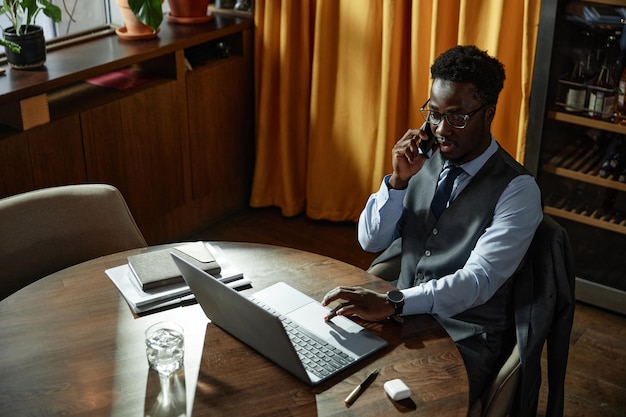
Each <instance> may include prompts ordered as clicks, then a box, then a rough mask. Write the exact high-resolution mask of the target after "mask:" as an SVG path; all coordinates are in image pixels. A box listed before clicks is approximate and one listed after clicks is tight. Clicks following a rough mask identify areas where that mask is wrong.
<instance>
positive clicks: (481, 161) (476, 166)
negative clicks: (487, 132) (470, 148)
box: [460, 136, 498, 177]
mask: <svg viewBox="0 0 626 417" xmlns="http://www.w3.org/2000/svg"><path fill="white" fill-rule="evenodd" d="M497 150H498V144H497V143H496V141H495V139H494V138H493V136H492V137H491V142H490V143H489V146H488V147H487V149H485V151H484V152H483V153H481V154H480V155H478V156H477V157H476V158H474V159H472V160H471V161H467V162H466V163H464V164H461V165H460V166H461V168H463V171H465V172H466V173H468V174H469V175H470V176H472V177H473V176H474V175H476V174H477V173H478V171H480V169H481V168H482V167H483V165H485V163H486V162H487V161H488V160H489V158H491V156H492V155H493V154H494V153H496V151H497Z"/></svg>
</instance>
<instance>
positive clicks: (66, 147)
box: [0, 116, 86, 198]
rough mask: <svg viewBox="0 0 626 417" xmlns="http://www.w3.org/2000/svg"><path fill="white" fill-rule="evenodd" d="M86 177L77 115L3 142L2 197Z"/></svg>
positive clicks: (0, 157)
mask: <svg viewBox="0 0 626 417" xmlns="http://www.w3.org/2000/svg"><path fill="white" fill-rule="evenodd" d="M85 178H86V172H85V163H84V160H83V145H82V140H81V132H80V121H79V119H78V116H71V117H66V118H63V119H60V120H56V121H52V122H51V123H47V124H45V125H42V126H38V127H35V128H33V129H31V130H27V131H24V132H20V133H18V134H16V135H13V136H10V137H7V138H4V139H0V198H1V197H6V196H9V195H14V194H18V193H23V192H25V191H30V190H33V189H37V188H45V187H52V186H56V185H65V184H76V183H82V182H85Z"/></svg>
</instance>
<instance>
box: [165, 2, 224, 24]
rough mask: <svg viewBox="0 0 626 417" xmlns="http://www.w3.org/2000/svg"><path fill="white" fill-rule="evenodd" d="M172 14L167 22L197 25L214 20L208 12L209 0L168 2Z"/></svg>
mask: <svg viewBox="0 0 626 417" xmlns="http://www.w3.org/2000/svg"><path fill="white" fill-rule="evenodd" d="M168 2H169V5H170V12H169V13H168V15H167V20H168V21H170V22H172V23H182V24H197V23H205V22H208V21H210V20H211V19H213V14H212V13H210V12H209V11H208V8H209V0H168Z"/></svg>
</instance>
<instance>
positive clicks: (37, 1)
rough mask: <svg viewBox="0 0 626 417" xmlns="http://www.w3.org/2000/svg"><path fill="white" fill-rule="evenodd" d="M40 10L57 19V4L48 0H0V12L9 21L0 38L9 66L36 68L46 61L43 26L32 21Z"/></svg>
mask: <svg viewBox="0 0 626 417" xmlns="http://www.w3.org/2000/svg"><path fill="white" fill-rule="evenodd" d="M64 6H65V3H64ZM66 11H67V8H66ZM42 12H43V14H44V15H46V16H48V17H49V18H50V19H52V20H53V21H54V22H56V23H59V22H60V21H61V18H62V14H61V8H60V7H59V6H56V5H54V4H52V3H51V2H50V1H48V0H4V1H3V2H2V4H0V14H4V15H6V16H7V17H8V18H9V20H10V21H11V23H12V25H13V26H11V27H9V28H6V29H3V38H2V39H0V45H3V46H4V47H5V51H6V56H7V61H8V62H9V65H10V66H11V67H12V68H17V69H30V68H37V67H40V66H42V65H43V64H44V63H45V62H46V41H45V38H44V33H43V28H42V27H41V26H38V25H35V24H34V23H35V19H36V18H37V16H38V15H39V13H42ZM68 14H69V13H68Z"/></svg>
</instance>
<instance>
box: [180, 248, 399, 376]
mask: <svg viewBox="0 0 626 417" xmlns="http://www.w3.org/2000/svg"><path fill="white" fill-rule="evenodd" d="M171 255H172V258H173V259H174V261H175V262H176V265H177V266H178V268H179V269H180V272H181V273H182V275H183V277H184V279H185V281H187V285H189V287H190V288H191V291H192V292H193V293H194V295H195V297H196V300H197V301H198V303H199V304H200V306H201V307H202V309H203V311H204V313H205V314H206V315H207V317H208V318H209V319H210V320H211V322H213V323H214V324H215V325H217V326H219V327H220V328H222V329H223V330H225V331H227V332H228V333H230V334H231V335H233V336H234V337H236V338H237V339H239V340H240V341H242V342H243V343H245V344H247V345H248V346H250V347H251V348H253V349H254V350H256V351H257V352H259V353H260V354H262V355H263V356H265V357H266V358H268V359H269V360H271V361H273V362H274V363H276V364H277V365H279V366H281V367H282V368H283V369H285V370H287V371H289V372H291V373H292V374H293V375H295V376H297V377H298V378H300V379H301V380H303V381H305V382H307V383H309V384H311V385H315V384H318V383H320V382H322V381H324V380H326V379H328V378H330V377H332V376H334V375H336V374H337V373H339V372H341V371H343V370H344V369H346V368H348V367H350V366H352V365H353V364H354V363H356V362H358V361H360V360H361V359H363V358H365V357H367V356H369V355H371V354H372V353H374V352H376V351H378V350H380V349H382V348H384V347H385V346H386V345H387V342H386V341H385V340H384V339H381V338H380V337H378V336H376V335H374V334H373V333H371V332H370V331H368V330H367V329H365V328H364V327H362V326H360V325H358V324H357V323H355V322H353V321H352V320H350V319H348V318H346V317H341V316H338V317H335V318H333V320H332V321H330V322H326V321H325V320H324V317H325V316H326V315H327V314H328V312H329V309H328V308H326V307H323V306H322V305H321V304H320V303H319V302H317V301H315V300H314V299H312V298H311V297H309V296H308V295H306V294H304V293H302V292H300V291H298V290H296V289H295V288H293V287H291V286H290V285H288V284H286V283H284V282H280V283H277V284H274V285H272V286H270V287H268V288H265V289H263V290H261V291H259V292H257V293H255V294H253V295H252V296H251V297H250V298H246V297H244V296H243V295H242V294H240V293H238V292H237V291H235V290H233V289H231V288H229V287H227V286H226V285H224V284H223V283H221V282H219V281H218V280H216V279H207V277H209V278H210V277H211V276H210V274H207V273H206V272H204V271H202V270H200V269H198V268H196V267H195V266H193V265H192V264H190V263H189V262H187V261H185V260H184V259H183V258H181V257H180V256H178V255H177V254H175V253H172V254H171ZM301 335H303V336H304V339H305V340H306V342H307V343H308V342H310V341H313V343H312V344H313V345H319V346H323V349H320V350H322V351H324V352H331V353H332V354H333V356H334V358H333V359H327V358H323V357H322V356H321V355H322V353H319V351H318V352H315V351H314V352H309V351H305V350H303V348H301V347H299V346H300V345H299V344H298V345H297V346H298V348H296V346H295V345H294V342H293V340H294V338H296V337H300V336H301ZM313 349H315V347H313ZM324 354H326V353H324ZM320 363H321V364H320ZM318 368H322V369H321V371H320V370H319V369H318ZM331 368H332V369H331Z"/></svg>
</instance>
